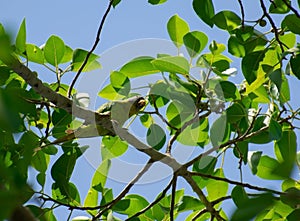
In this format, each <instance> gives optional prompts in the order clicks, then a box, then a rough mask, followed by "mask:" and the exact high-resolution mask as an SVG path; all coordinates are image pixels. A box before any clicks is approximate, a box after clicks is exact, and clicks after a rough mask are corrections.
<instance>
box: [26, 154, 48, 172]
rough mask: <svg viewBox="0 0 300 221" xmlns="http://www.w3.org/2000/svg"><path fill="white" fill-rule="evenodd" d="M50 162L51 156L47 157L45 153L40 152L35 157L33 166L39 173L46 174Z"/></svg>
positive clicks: (32, 161) (32, 160) (32, 162)
mask: <svg viewBox="0 0 300 221" xmlns="http://www.w3.org/2000/svg"><path fill="white" fill-rule="evenodd" d="M49 161H50V157H49V155H46V154H45V153H44V152H43V151H38V152H36V153H35V154H34V155H33V157H32V159H31V165H32V166H33V167H34V168H35V169H36V170H38V171H39V172H41V173H45V172H46V170H47V168H48V164H49Z"/></svg>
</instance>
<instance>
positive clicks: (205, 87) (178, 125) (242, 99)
mask: <svg viewBox="0 0 300 221" xmlns="http://www.w3.org/2000/svg"><path fill="white" fill-rule="evenodd" d="M119 2H120V1H113V2H112V3H113V6H114V7H115V6H116V5H117V4H118V3H119ZM164 2H166V0H162V1H151V0H149V3H151V4H161V3H164ZM260 2H261V7H262V9H263V16H262V17H261V18H259V19H258V20H257V21H255V25H246V24H245V23H246V21H245V19H244V16H242V18H240V17H239V16H238V15H237V14H236V13H234V12H231V11H220V12H218V13H216V14H215V12H214V5H213V2H212V1H211V0H194V1H193V9H194V11H195V12H196V14H197V15H198V16H199V18H200V19H201V20H202V21H203V22H204V23H206V24H207V25H209V26H210V27H213V26H216V27H217V28H219V29H222V30H226V31H227V32H228V34H229V35H230V36H229V40H228V42H227V47H228V52H229V53H230V54H231V55H233V56H235V57H237V58H241V70H242V73H243V76H244V78H245V80H244V81H242V82H238V84H237V82H233V81H231V78H230V77H231V76H232V75H234V74H236V72H237V69H235V68H233V67H231V62H232V59H230V58H229V57H228V54H226V45H224V44H221V43H217V42H216V41H212V42H211V43H210V44H209V45H208V41H209V40H208V37H207V36H206V34H205V33H203V32H200V31H197V30H194V31H192V30H190V28H189V25H188V24H187V22H186V21H184V20H183V19H182V18H181V17H180V16H179V15H174V16H172V17H171V18H170V19H169V21H168V22H167V31H168V33H169V36H170V39H171V40H172V42H173V43H174V45H175V47H177V49H178V54H177V55H167V54H158V55H157V57H150V56H143V57H138V58H135V59H133V60H131V61H129V62H128V63H126V64H124V65H123V66H122V67H121V68H120V69H119V70H117V71H113V72H112V73H111V74H110V83H109V84H108V85H107V86H106V87H104V88H103V89H102V90H101V91H100V92H99V94H98V95H99V96H100V97H103V98H106V99H108V100H113V99H122V98H126V97H129V96H131V95H132V88H131V80H132V79H133V78H142V77H143V76H146V75H151V74H153V75H154V74H156V75H158V76H159V78H160V79H159V80H158V81H156V82H153V83H151V84H150V85H149V90H148V92H147V97H148V98H149V106H148V107H147V108H146V109H145V111H144V113H143V114H142V115H141V116H140V122H141V124H142V125H143V126H144V127H145V129H146V139H145V140H146V141H147V143H148V145H149V146H151V147H152V148H153V149H154V150H156V151H160V152H163V151H164V150H165V152H166V153H168V154H172V148H173V146H174V143H175V142H176V143H179V144H180V145H181V146H184V145H185V146H194V147H197V148H198V147H199V148H204V147H206V148H209V151H208V152H204V153H207V154H201V155H199V156H197V157H196V158H194V159H192V160H190V161H188V162H185V165H183V166H182V168H185V169H186V168H190V167H191V171H185V172H186V173H189V174H190V175H191V176H192V181H191V180H190V181H188V180H187V179H186V180H187V181H188V183H189V185H191V186H192V188H193V189H194V190H195V189H198V190H199V191H200V194H199V193H198V197H199V198H198V197H195V196H191V195H187V194H185V192H184V190H182V189H180V190H176V179H177V176H183V177H184V175H182V174H176V171H174V176H173V178H172V180H171V182H170V184H169V185H168V186H166V188H165V189H164V190H163V191H162V192H161V193H159V194H158V196H157V198H156V199H155V200H154V202H152V203H149V202H148V201H147V200H146V199H145V198H144V197H143V196H141V195H137V194H127V192H126V191H125V192H123V195H122V193H121V194H120V195H119V196H114V195H113V189H111V188H108V187H107V186H106V180H107V176H108V173H109V168H110V165H111V161H112V159H113V158H115V157H119V156H121V155H122V154H124V153H125V152H126V151H127V148H128V144H127V143H126V142H125V141H123V140H121V139H120V138H119V137H118V136H115V137H109V136H106V137H103V139H102V145H101V153H102V154H101V156H102V162H101V164H100V165H99V167H98V168H97V170H96V171H95V174H94V176H93V178H92V180H91V186H90V189H89V191H88V193H87V195H86V196H85V200H84V201H83V202H82V201H81V199H80V194H79V191H78V190H77V187H76V184H73V183H71V182H70V178H71V176H72V174H73V170H74V167H75V164H76V161H77V160H78V159H79V158H80V156H81V155H82V153H83V152H84V150H85V149H86V148H87V147H79V146H78V144H77V143H76V142H73V141H69V142H66V143H64V144H62V145H61V149H62V154H61V155H60V156H59V157H58V158H56V160H55V162H54V164H53V166H52V167H51V168H48V166H49V162H50V158H51V156H52V155H57V153H58V149H57V147H55V146H54V145H49V146H47V147H45V148H42V150H40V149H39V147H40V146H41V145H43V144H44V143H49V142H50V141H49V138H50V140H51V138H52V137H53V138H60V137H61V136H63V135H64V134H65V131H66V130H68V129H73V128H77V127H78V126H79V125H80V122H78V121H77V120H76V119H75V117H74V116H72V115H71V114H70V113H68V112H67V111H66V110H63V109H61V108H60V107H59V106H55V105H54V104H52V103H50V102H49V101H48V100H47V99H45V97H44V96H43V95H42V94H38V93H37V92H36V91H34V90H33V89H32V88H30V87H29V86H28V85H27V83H26V82H25V80H24V79H22V78H21V77H20V76H19V75H18V73H15V71H14V70H13V69H12V68H11V67H10V63H9V62H7V60H6V57H5V53H6V51H5V50H2V52H0V73H1V76H0V85H1V88H0V102H1V104H0V137H1V139H0V144H1V145H0V148H1V149H0V157H1V159H2V160H1V161H0V169H1V177H0V179H1V181H2V182H1V183H2V185H1V192H0V193H1V195H0V198H1V199H2V200H0V201H1V202H6V204H5V206H2V207H0V218H2V219H5V218H7V217H8V216H9V215H10V214H11V213H14V212H13V211H14V210H16V208H18V206H20V205H23V204H25V203H26V202H28V200H29V199H30V198H31V197H32V196H33V195H34V194H38V196H40V197H41V199H43V200H44V201H45V202H47V201H51V202H53V206H52V207H51V208H48V207H46V206H41V207H37V206H34V205H29V206H27V208H29V209H30V211H31V212H32V213H33V214H34V215H35V216H36V217H39V218H40V219H41V220H56V218H55V217H54V215H53V209H54V208H55V205H64V206H66V207H68V208H69V209H71V211H73V210H75V209H78V210H85V211H87V213H88V214H90V215H91V216H92V217H93V220H96V219H98V218H103V219H108V220H118V218H116V217H115V214H116V213H118V214H123V215H126V216H127V217H128V218H129V219H136V220H167V219H171V220H173V219H174V217H177V216H178V215H179V214H180V213H182V212H187V211H189V212H190V213H189V215H188V217H187V218H186V220H207V219H209V218H211V219H213V218H216V219H217V220H222V219H228V218H227V215H226V214H225V212H224V211H223V210H222V202H223V201H225V200H228V199H232V200H233V202H234V203H235V205H236V207H237V209H236V211H235V212H234V213H233V215H232V217H231V220H249V219H251V218H253V217H256V220H266V219H271V220H273V219H274V218H275V219H277V218H278V219H283V220H284V219H287V220H297V217H298V216H299V209H298V208H299V203H300V200H299V196H300V187H299V183H298V181H297V180H294V179H292V178H291V172H292V169H293V168H294V167H295V164H296V162H297V159H296V158H297V144H296V133H295V129H296V127H295V125H294V124H293V123H294V121H295V120H297V119H298V118H297V116H298V115H299V110H293V109H292V107H291V105H290V104H289V101H290V90H289V84H288V78H289V77H288V76H287V75H294V76H296V77H297V78H298V79H300V70H299V67H300V55H299V47H295V44H296V37H297V35H299V34H300V33H299V30H300V18H299V15H298V14H297V13H295V12H294V8H293V7H292V6H291V2H290V1H285V0H276V1H273V2H274V3H273V4H270V6H269V11H266V6H265V5H264V2H263V1H260ZM241 6H242V7H241V8H242V11H243V5H242V3H241ZM275 6H276V7H275ZM290 11H292V12H293V13H292V14H289V15H286V16H285V17H284V18H283V20H282V23H281V28H280V29H278V28H276V27H274V22H273V20H272V17H271V16H270V14H272V13H273V14H287V13H289V12H290ZM242 14H244V13H242ZM265 23H267V24H265ZM256 24H259V25H260V26H265V25H268V24H269V25H270V27H271V28H272V31H271V32H270V33H271V34H272V33H273V34H274V36H273V35H272V39H269V37H268V34H270V33H269V32H267V33H263V32H260V31H259V30H257V28H256ZM297 27H299V28H297ZM10 45H11V44H10V42H9V39H8V37H7V35H6V33H5V30H4V28H3V27H2V26H0V46H1V48H2V49H3V48H8V50H9V51H10V52H11V53H12V54H13V56H14V57H16V58H18V59H19V60H21V61H23V62H24V64H28V63H29V62H30V63H35V64H40V65H41V66H43V67H46V68H47V69H49V70H51V71H52V72H53V73H54V74H55V77H56V80H55V82H54V83H48V84H45V85H46V86H47V87H48V88H49V89H51V90H53V91H56V92H57V93H59V94H61V95H64V96H67V94H68V93H67V92H68V90H69V89H70V88H69V86H68V85H66V84H63V83H62V77H63V76H64V75H65V74H66V73H68V72H78V71H79V70H80V69H81V68H82V67H83V66H82V64H83V63H84V62H85V60H86V57H87V56H88V54H89V52H88V51H85V50H82V49H76V50H73V49H71V48H70V47H69V46H67V45H65V43H64V42H63V40H62V39H60V38H59V37H57V36H51V37H49V39H48V40H47V41H46V43H45V45H43V46H42V47H38V46H36V45H33V44H29V43H27V42H26V27H25V20H24V21H23V22H22V24H21V26H20V29H19V32H18V34H17V37H16V40H15V42H14V45H13V47H10ZM182 46H184V47H185V48H186V52H187V55H186V57H184V56H183V55H182V54H180V53H179V52H180V50H181V48H182ZM205 49H208V50H206V52H205V53H204V51H205ZM97 58H99V57H98V56H97V55H94V54H91V55H89V59H88V60H87V63H86V65H85V66H84V68H83V71H84V72H85V71H90V70H94V69H96V68H99V67H101V65H100V63H99V62H98V61H97ZM287 59H289V60H288V61H287ZM193 68H198V69H199V72H198V73H197V74H192V70H193ZM35 74H36V75H38V74H37V73H35ZM73 92H75V90H74V91H73ZM81 99H82V97H81V96H80V95H74V96H73V100H74V102H75V103H76V104H78V105H83V106H84V104H83V103H82V102H81ZM287 107H288V108H287ZM212 114H216V115H217V116H218V117H217V119H216V120H215V121H212V119H211V118H210V116H211V115H212ZM270 142H273V143H274V155H275V156H274V157H272V156H270V155H267V154H264V151H263V148H262V150H260V151H255V152H251V151H250V150H249V149H250V148H249V147H250V145H251V144H260V145H264V144H267V143H270ZM229 151H230V152H232V153H233V155H234V156H235V157H236V158H237V159H238V160H239V162H240V164H239V165H237V166H239V168H240V169H241V168H242V166H243V165H246V166H249V167H250V169H251V171H252V173H253V174H254V175H256V176H258V177H260V178H262V179H267V180H281V181H282V190H281V191H276V190H269V189H266V188H260V187H257V186H253V185H251V184H247V183H242V182H237V181H232V180H229V179H227V178H226V172H227V171H224V169H223V167H222V165H221V166H219V165H220V163H218V162H219V161H221V158H222V156H223V155H224V154H225V152H229ZM212 152H214V153H216V154H215V155H214V156H212V155H209V153H212ZM151 163H153V162H151ZM298 164H299V163H298ZM217 165H218V166H217ZM147 166H149V164H147V165H146V166H145V167H147ZM29 167H33V168H34V169H35V170H36V171H37V172H38V175H37V177H36V180H37V182H38V184H39V185H40V186H41V190H40V191H36V190H32V189H31V187H30V186H29V185H28V180H27V178H28V169H29ZM182 168H181V169H182ZM48 170H50V172H51V177H52V180H53V183H52V195H51V196H48V195H47V194H45V192H46V191H45V190H44V187H45V183H46V178H47V176H46V174H47V171H48ZM145 171H146V169H145ZM142 174H143V173H142ZM241 179H242V177H241ZM193 182H195V183H196V184H194V183H193ZM131 184H132V185H134V182H133V183H129V184H128V186H129V187H128V188H129V189H130V188H131V186H132V185H131ZM230 184H232V185H233V186H234V187H233V188H232V191H231V193H228V192H229V186H230ZM195 185H196V186H195ZM171 187H172V191H171V192H172V193H171V194H167V192H168V190H169V189H170V188H171ZM246 188H250V189H253V190H256V191H260V192H259V193H258V194H250V193H248V192H246ZM202 189H205V190H206V193H207V194H206V195H201V193H202V192H201V190H202ZM44 191H45V192H44ZM262 192H263V193H262ZM276 196H279V197H276ZM203 197H204V198H203ZM7 199H10V200H9V202H7ZM206 201H207V202H208V203H207V202H206ZM208 205H211V206H212V207H213V208H208ZM215 210H216V211H218V214H219V215H216V214H215V213H214V211H215ZM17 211H18V210H17ZM89 219H90V218H88V217H86V218H81V220H89ZM74 220H76V219H74ZM77 220H78V219H77Z"/></svg>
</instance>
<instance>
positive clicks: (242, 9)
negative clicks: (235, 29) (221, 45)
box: [238, 0, 245, 28]
mask: <svg viewBox="0 0 300 221" xmlns="http://www.w3.org/2000/svg"><path fill="white" fill-rule="evenodd" d="M238 3H239V5H240V9H241V14H242V28H244V26H245V10H244V6H243V2H242V0H238Z"/></svg>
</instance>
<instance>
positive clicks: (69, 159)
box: [51, 152, 77, 186]
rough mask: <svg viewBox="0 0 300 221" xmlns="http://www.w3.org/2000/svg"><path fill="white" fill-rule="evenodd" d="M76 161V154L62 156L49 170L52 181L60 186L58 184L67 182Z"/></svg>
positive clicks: (67, 153)
mask: <svg viewBox="0 0 300 221" xmlns="http://www.w3.org/2000/svg"><path fill="white" fill-rule="evenodd" d="M76 159H77V154H76V152H66V153H64V154H62V155H61V156H60V157H59V158H58V159H57V160H56V161H55V163H54V164H53V166H52V168H51V176H52V179H53V180H54V181H55V182H56V183H57V184H58V186H60V183H63V184H65V183H67V182H69V180H70V178H71V175H72V173H73V170H74V167H75V163H76Z"/></svg>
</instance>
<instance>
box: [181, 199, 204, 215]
mask: <svg viewBox="0 0 300 221" xmlns="http://www.w3.org/2000/svg"><path fill="white" fill-rule="evenodd" d="M203 208H204V205H203V203H202V202H201V201H200V200H199V199H197V198H195V197H192V196H183V198H182V201H181V203H180V205H179V207H178V212H184V211H188V210H201V209H203Z"/></svg>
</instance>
